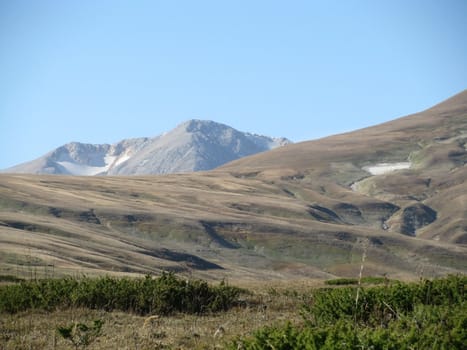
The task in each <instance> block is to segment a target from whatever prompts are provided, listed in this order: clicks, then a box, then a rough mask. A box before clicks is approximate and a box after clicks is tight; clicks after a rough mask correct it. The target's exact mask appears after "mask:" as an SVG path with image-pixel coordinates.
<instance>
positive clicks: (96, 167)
mask: <svg viewBox="0 0 467 350" xmlns="http://www.w3.org/2000/svg"><path fill="white" fill-rule="evenodd" d="M288 143H291V142H290V141H289V140H287V139H285V138H272V137H267V136H262V135H256V134H251V133H244V132H240V131H238V130H235V129H233V128H231V127H229V126H227V125H224V124H220V123H216V122H213V121H206V120H196V119H194V120H189V121H187V122H184V123H182V124H180V125H178V126H177V127H176V128H175V129H173V130H171V131H169V132H165V133H163V134H161V135H159V136H156V137H153V138H136V139H126V140H122V141H120V142H118V143H116V144H113V145H109V144H102V145H93V144H83V143H79V142H72V143H69V144H66V145H64V146H61V147H59V148H57V149H55V150H53V151H52V152H50V153H48V154H46V155H45V156H43V157H41V158H38V159H36V160H33V161H31V162H27V163H24V164H20V165H17V166H15V167H13V168H10V169H7V170H6V172H11V173H15V172H16V173H34V174H66V175H82V176H92V175H144V174H168V173H176V172H191V171H202V170H210V169H213V168H216V167H218V166H220V165H223V164H225V163H227V162H230V161H232V160H236V159H238V158H241V157H245V156H249V155H253V154H256V153H259V152H264V151H268V150H270V149H273V148H277V147H280V146H284V145H286V144H288Z"/></svg>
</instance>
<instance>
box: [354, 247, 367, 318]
mask: <svg viewBox="0 0 467 350" xmlns="http://www.w3.org/2000/svg"><path fill="white" fill-rule="evenodd" d="M369 243H370V240H369V239H368V238H366V239H365V240H364V241H363V252H362V262H361V264H360V272H359V274H358V287H357V295H356V297H355V322H357V314H358V311H357V310H358V299H359V297H360V290H361V287H362V276H363V268H364V267H365V259H366V253H367V250H368V245H369Z"/></svg>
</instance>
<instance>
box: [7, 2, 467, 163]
mask: <svg viewBox="0 0 467 350" xmlns="http://www.w3.org/2000/svg"><path fill="white" fill-rule="evenodd" d="M466 88H467V1H465V0H458V1H454V0H443V1H440V0H436V1H434V0H414V1H411V0H403V1H401V0H388V1H376V0H375V1H352V0H342V1H332V0H331V1H324V0H323V1H312V0H308V1H293V0H290V1H289V0H288V1H272V0H268V1H254V0H249V1H243V0H235V1H221V0H213V1H203V0H196V1H177V0H173V1H156V0H152V1H143V0H127V1H117V0H111V1H110V0H109V1H105V0H79V1H78V0H76V1H74V0H55V1H48V0H30V1H24V0H0V168H6V167H9V166H12V165H14V164H17V163H20V162H24V161H28V160H32V159H34V158H37V157H39V156H41V155H43V154H45V153H46V152H48V151H50V150H52V149H53V148H56V147H58V146H60V145H62V144H65V143H67V142H70V141H81V142H89V143H113V142H117V141H119V140H121V139H123V138H128V137H140V136H155V135H158V134H160V133H162V132H164V131H167V130H170V129H172V128H173V127H175V126H176V125H177V124H179V123H181V122H183V121H185V120H188V119H192V118H198V119H210V120H215V121H218V122H221V123H225V124H228V125H231V126H233V127H235V128H237V129H239V130H241V131H249V132H255V133H259V134H265V135H270V136H285V137H288V138H290V139H291V140H293V141H302V140H310V139H314V138H318V137H322V136H327V135H330V134H335V133H340V132H343V131H350V130H354V129H357V128H361V127H365V126H369V125H374V124H378V123H381V122H383V121H387V120H390V119H395V118H396V117H400V116H403V115H407V114H410V113H413V112H417V111H420V110H422V109H425V108H427V107H430V106H431V105H433V104H435V103H437V102H440V101H441V100H444V99H446V98H448V97H450V96H451V95H453V94H455V93H458V92H460V91H462V90H464V89H466Z"/></svg>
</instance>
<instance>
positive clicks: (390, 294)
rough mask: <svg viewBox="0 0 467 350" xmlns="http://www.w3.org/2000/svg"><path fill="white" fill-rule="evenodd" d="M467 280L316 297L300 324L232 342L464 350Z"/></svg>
mask: <svg viewBox="0 0 467 350" xmlns="http://www.w3.org/2000/svg"><path fill="white" fill-rule="evenodd" d="M466 297H467V277H459V276H450V277H448V278H445V279H439V280H433V281H429V280H423V281H420V282H419V283H401V282H395V283H392V284H390V285H386V286H382V287H370V288H355V287H344V288H322V289H317V290H315V291H314V292H313V293H312V299H311V302H310V303H309V304H307V305H305V306H304V308H303V311H302V315H303V318H304V322H303V323H302V324H299V325H292V324H291V323H286V324H285V325H283V326H274V327H266V328H263V329H260V330H259V331H257V332H256V333H255V334H254V336H253V337H250V338H245V339H239V340H237V341H236V342H233V343H232V344H231V346H230V348H231V349H236V348H237V347H238V346H239V345H240V344H241V346H242V348H244V349H428V348H429V349H462V348H463V346H465V344H467V304H466Z"/></svg>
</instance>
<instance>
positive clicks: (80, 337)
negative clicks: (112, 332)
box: [57, 320, 104, 349]
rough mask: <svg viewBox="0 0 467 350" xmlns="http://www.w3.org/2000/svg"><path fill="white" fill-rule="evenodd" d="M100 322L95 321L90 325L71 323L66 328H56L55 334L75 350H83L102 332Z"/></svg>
mask: <svg viewBox="0 0 467 350" xmlns="http://www.w3.org/2000/svg"><path fill="white" fill-rule="evenodd" d="M103 324H104V322H103V321H102V320H95V321H94V322H93V323H92V324H91V325H86V324H84V323H72V324H70V325H68V326H61V327H57V333H58V334H59V335H60V336H61V337H62V338H63V339H66V340H68V341H69V342H70V343H71V344H72V345H73V346H74V348H75V349H79V348H82V349H85V348H86V347H87V346H88V345H90V344H91V343H92V342H93V341H94V340H96V339H97V338H98V337H99V336H100V335H101V331H102V325H103Z"/></svg>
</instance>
